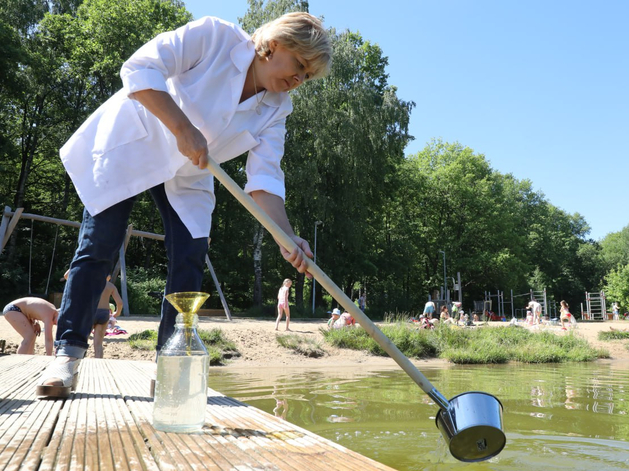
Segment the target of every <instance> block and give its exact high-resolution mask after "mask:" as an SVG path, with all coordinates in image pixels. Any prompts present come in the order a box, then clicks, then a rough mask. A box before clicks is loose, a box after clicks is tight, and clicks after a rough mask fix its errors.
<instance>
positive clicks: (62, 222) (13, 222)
mask: <svg viewBox="0 0 629 471" xmlns="http://www.w3.org/2000/svg"><path fill="white" fill-rule="evenodd" d="M20 219H30V221H31V234H30V248H29V257H28V292H29V294H32V287H31V277H32V260H33V233H34V226H33V222H34V221H41V222H47V223H52V224H55V225H56V226H57V228H56V231H55V239H54V242H53V247H52V255H51V257H50V267H49V269H48V279H47V281H46V291H45V294H44V296H45V297H47V296H48V289H49V287H50V278H51V276H52V269H53V266H54V261H55V253H56V250H57V239H58V236H59V227H60V226H70V227H76V228H80V227H81V223H79V222H76V221H69V220H67V219H57V218H51V217H48V216H41V215H39V214H30V213H25V212H24V208H17V209H16V210H15V212H14V211H11V208H10V207H9V206H5V207H4V211H3V213H2V221H1V222H0V244H1V245H0V253H2V252H3V251H4V248H5V246H6V245H7V243H8V242H9V238H10V237H11V234H12V233H13V231H14V230H15V227H16V226H17V224H18V222H19V221H20ZM131 236H136V237H142V238H146V239H154V240H160V241H164V236H163V235H162V234H154V233H152V232H145V231H138V230H136V229H133V225H132V224H129V226H128V227H127V232H126V235H125V238H124V242H123V243H122V245H121V246H120V251H119V256H118V261H117V262H116V265H115V266H114V269H113V271H112V274H111V279H112V280H115V279H116V277H117V276H118V274H120V288H121V289H120V291H121V293H120V294H121V295H122V301H123V304H124V310H123V315H124V316H129V315H130V311H129V297H128V294H127V270H126V262H125V253H126V250H127V247H128V245H129V240H130V239H131ZM205 264H206V266H207V267H208V270H209V271H210V274H211V276H212V280H213V281H214V286H215V287H216V290H217V291H218V294H219V297H220V300H221V304H222V306H223V310H224V311H225V316H226V317H227V319H228V320H230V321H231V320H232V318H231V313H230V311H229V307H228V305H227V301H226V300H225V296H224V295H223V291H222V290H221V287H220V284H219V282H218V278H217V277H216V273H215V272H214V267H213V266H212V263H211V262H210V257H209V255H207V254H206V255H205Z"/></svg>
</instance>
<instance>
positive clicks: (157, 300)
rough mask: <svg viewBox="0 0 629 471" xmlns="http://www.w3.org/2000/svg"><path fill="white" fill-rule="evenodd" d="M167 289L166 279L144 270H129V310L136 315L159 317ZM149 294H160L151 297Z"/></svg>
mask: <svg viewBox="0 0 629 471" xmlns="http://www.w3.org/2000/svg"><path fill="white" fill-rule="evenodd" d="M165 287H166V278H165V277H163V276H161V275H158V274H155V273H150V272H149V271H147V270H145V269H144V268H141V267H140V268H134V269H129V270H127V294H128V295H129V310H130V311H131V312H132V313H134V314H149V315H159V314H160V312H161V309H162V296H161V293H163V292H164V288H165ZM149 293H160V296H157V297H155V296H151V295H150V294H149Z"/></svg>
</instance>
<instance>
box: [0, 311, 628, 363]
mask: <svg viewBox="0 0 629 471" xmlns="http://www.w3.org/2000/svg"><path fill="white" fill-rule="evenodd" d="M326 324H327V320H326V319H295V320H291V323H290V328H291V332H285V331H284V325H285V324H284V323H283V322H282V323H281V324H280V330H279V331H275V320H274V319H258V318H241V317H237V316H234V317H233V320H232V321H231V322H230V321H228V320H227V319H226V318H224V317H200V318H199V329H202V330H211V329H214V328H219V329H221V330H222V331H223V332H224V334H225V336H226V337H227V338H228V339H230V340H232V341H233V342H234V343H235V344H236V348H237V349H238V351H239V352H240V354H241V356H240V357H237V358H234V359H231V360H228V361H227V364H226V365H224V366H215V367H212V368H221V369H235V370H236V369H244V368H251V367H254V368H266V367H275V368H284V367H307V368H328V369H329V368H344V367H356V366H368V367H369V368H383V369H386V368H393V367H398V365H397V363H396V362H395V361H394V360H393V359H392V358H389V357H381V356H375V355H371V354H368V353H365V352H362V351H356V350H349V349H342V348H337V347H333V346H330V345H328V344H326V343H325V342H324V340H323V335H322V334H321V332H320V331H319V330H320V329H321V328H326ZM377 324H379V323H377ZM118 325H119V326H120V327H121V328H122V329H124V330H126V331H127V334H122V335H117V336H107V337H105V341H104V356H105V358H113V359H127V360H139V361H151V362H154V361H155V352H154V351H141V350H134V349H132V348H131V347H130V346H129V344H128V342H127V339H128V338H129V336H130V335H131V334H134V333H138V332H142V331H144V330H157V327H158V325H159V317H158V316H129V317H122V318H119V320H118ZM506 325H508V324H507V323H505V322H490V323H489V326H490V327H491V326H506ZM482 328H486V327H482ZM610 329H614V330H629V322H628V321H603V322H587V321H584V322H580V323H579V324H578V325H577V328H576V329H575V330H574V333H575V335H577V336H579V337H582V338H585V339H586V340H587V341H588V342H589V343H590V345H592V346H593V347H594V348H602V349H605V350H607V351H608V352H609V354H610V358H609V359H599V360H596V361H605V362H616V361H626V360H629V349H628V348H627V346H628V345H629V340H612V341H600V340H598V332H600V331H608V330H610ZM543 330H546V331H551V332H553V333H555V334H556V335H565V331H561V329H560V328H559V327H552V326H547V327H544V328H543ZM286 333H289V334H295V335H299V336H305V337H308V338H312V339H313V340H315V341H317V342H318V343H319V344H320V345H321V346H322V347H323V349H324V350H325V351H326V354H325V355H324V356H323V357H320V358H307V357H305V356H302V355H299V354H297V353H294V352H293V351H291V350H288V349H286V348H284V347H281V346H280V345H279V344H278V342H277V340H276V339H275V336H276V335H278V334H279V335H282V334H286ZM0 339H4V340H5V341H6V347H5V354H7V353H8V354H11V353H15V352H16V350H17V346H18V345H19V343H20V342H21V337H20V335H19V334H18V333H17V332H16V331H15V330H13V328H12V327H11V326H10V325H9V323H8V322H7V321H6V320H5V319H4V316H0ZM90 344H91V340H90ZM44 352H45V351H44V341H43V337H41V336H40V337H38V338H37V342H36V346H35V354H37V355H43V354H44ZM93 356H94V351H93V348H91V347H90V348H89V349H88V352H87V355H86V357H93ZM411 362H412V363H413V364H414V365H415V366H416V367H417V368H418V369H421V368H448V367H454V366H456V365H454V364H453V363H450V362H448V361H447V360H443V359H439V358H429V359H411Z"/></svg>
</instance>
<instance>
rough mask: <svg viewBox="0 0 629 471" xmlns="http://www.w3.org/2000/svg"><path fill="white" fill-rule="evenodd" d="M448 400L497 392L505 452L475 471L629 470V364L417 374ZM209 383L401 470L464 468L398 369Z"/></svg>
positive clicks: (281, 372) (268, 373)
mask: <svg viewBox="0 0 629 471" xmlns="http://www.w3.org/2000/svg"><path fill="white" fill-rule="evenodd" d="M422 371H423V372H424V374H425V375H426V376H427V377H428V379H429V380H430V381H431V382H432V383H433V384H435V386H437V387H438V388H439V390H440V391H441V392H442V393H444V394H445V395H446V396H447V397H451V396H454V395H456V394H458V393H462V392H465V391H478V390H480V391H485V392H488V393H490V394H494V395H496V396H497V397H498V398H499V399H500V401H501V402H502V404H503V406H504V424H505V432H506V434H507V440H508V441H507V446H506V448H505V450H504V451H503V452H502V453H501V454H500V455H499V456H497V457H495V458H493V459H492V460H490V461H488V462H485V463H479V464H475V465H473V466H474V467H475V468H476V469H479V470H484V469H492V470H494V469H497V470H507V469H509V470H511V469H513V470H515V469H522V467H525V466H526V467H529V468H531V467H534V469H549V468H551V467H552V468H554V469H560V470H561V469H577V470H591V469H601V470H603V469H604V470H616V469H618V470H620V469H629V443H627V442H628V440H629V421H627V417H626V414H627V411H628V410H629V404H628V397H627V388H628V387H629V366H626V365H622V364H619V363H617V362H596V363H589V364H556V365H501V366H448V367H445V368H441V369H423V370H422ZM210 386H211V387H213V388H214V389H217V390H219V391H221V392H222V393H224V394H227V395H229V396H232V397H235V398H237V399H239V400H241V401H244V402H247V403H249V404H251V405H253V406H255V407H258V408H260V409H262V410H265V411H267V412H269V413H273V414H275V415H277V416H279V417H282V418H284V419H286V420H288V421H290V422H292V423H295V424H297V425H299V426H302V427H304V428H307V429H309V430H311V431H313V432H315V433H317V434H319V435H322V436H324V437H326V438H328V439H330V440H333V441H336V442H338V443H340V444H341V445H343V446H346V447H348V448H350V449H353V450H355V451H357V452H359V453H362V454H364V455H367V456H369V457H371V458H373V459H375V460H377V461H380V462H382V463H385V464H387V465H389V466H391V467H393V468H396V469H399V470H409V471H410V470H424V469H439V470H442V469H466V468H467V467H469V466H470V465H469V464H464V463H459V462H457V461H456V460H454V459H453V458H452V457H451V456H450V455H449V453H448V451H447V446H446V443H445V442H444V440H443V438H442V437H441V434H440V433H439V432H438V430H437V428H436V427H435V423H434V420H435V415H436V413H437V410H438V409H437V406H436V405H435V404H434V403H433V401H432V400H431V399H430V398H429V397H428V396H426V395H425V394H424V393H423V392H422V391H421V390H420V389H419V387H418V386H417V385H415V383H413V381H412V380H411V379H410V378H409V377H408V376H407V375H406V374H405V373H404V372H402V371H401V370H399V369H391V370H369V369H366V368H364V367H363V366H358V367H356V368H346V369H336V370H334V371H331V370H329V369H328V370H311V371H302V370H298V369H291V368H284V369H271V368H268V369H256V370H234V369H216V370H212V374H211V378H210Z"/></svg>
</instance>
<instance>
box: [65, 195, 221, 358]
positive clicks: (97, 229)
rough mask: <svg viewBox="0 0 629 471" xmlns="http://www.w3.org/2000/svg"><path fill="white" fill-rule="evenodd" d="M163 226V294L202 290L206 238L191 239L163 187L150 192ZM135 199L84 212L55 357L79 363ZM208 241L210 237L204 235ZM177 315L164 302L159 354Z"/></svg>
mask: <svg viewBox="0 0 629 471" xmlns="http://www.w3.org/2000/svg"><path fill="white" fill-rule="evenodd" d="M149 191H150V192H151V195H152V196H153V199H154V200H155V203H156V204H157V208H158V209H159V212H160V214H161V216H162V221H163V223H164V231H165V240H164V245H165V247H166V254H167V256H168V276H167V278H166V289H165V293H164V294H169V293H176V292H179V291H200V290H201V282H202V279H203V264H204V262H205V254H206V253H207V248H208V239H207V237H201V238H198V239H193V238H192V236H191V235H190V232H189V231H188V229H187V228H186V226H184V224H183V223H182V222H181V219H179V216H178V215H177V213H176V212H175V211H174V209H173V208H172V206H171V205H170V203H169V202H168V199H167V197H166V192H165V191H164V185H158V186H156V187H154V188H151V189H150V190H149ZM134 201H135V197H132V198H129V199H127V200H124V201H121V202H120V203H118V204H116V205H114V206H112V207H110V208H108V209H106V210H104V211H103V212H101V213H99V214H97V215H96V216H92V215H90V214H89V213H88V212H87V210H85V211H84V212H83V222H82V223H81V230H80V232H79V246H78V248H77V250H76V253H75V254H74V259H73V260H72V263H71V264H70V273H69V275H68V281H67V283H66V286H65V290H64V292H63V300H62V301H61V308H60V309H59V320H58V321H57V338H56V341H55V346H56V347H57V355H59V356H71V357H77V358H82V357H83V356H84V355H85V351H86V350H87V347H88V344H87V338H88V336H89V334H90V332H91V330H92V325H93V320H94V313H95V312H96V308H97V307H98V301H99V300H100V296H101V293H102V292H103V289H104V288H105V283H106V279H107V275H109V274H110V272H111V270H112V268H113V263H114V260H115V259H116V256H117V254H118V251H119V250H120V246H121V245H122V242H123V241H124V237H125V233H126V230H127V222H128V220H129V215H130V214H131V209H132V208H133V203H134ZM208 236H209V234H208ZM176 317H177V311H176V310H175V308H173V307H172V306H171V305H170V303H169V302H168V301H166V299H164V300H163V302H162V318H161V322H160V325H159V333H158V338H157V350H160V349H161V348H162V346H163V345H164V344H165V343H166V340H168V338H169V337H170V336H171V335H172V333H173V331H174V329H175V318H176Z"/></svg>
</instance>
